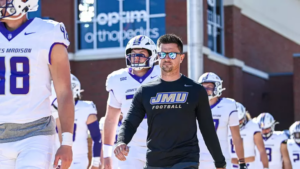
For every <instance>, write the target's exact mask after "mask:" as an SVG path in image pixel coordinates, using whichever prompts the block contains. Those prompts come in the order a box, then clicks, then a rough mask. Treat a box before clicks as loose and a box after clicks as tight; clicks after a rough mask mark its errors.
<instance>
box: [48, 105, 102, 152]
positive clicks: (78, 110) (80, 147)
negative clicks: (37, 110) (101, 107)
mask: <svg viewBox="0 0 300 169" xmlns="http://www.w3.org/2000/svg"><path fill="white" fill-rule="evenodd" d="M53 105H54V106H57V101H56V99H55V100H54V102H53ZM91 114H95V115H97V109H96V106H95V104H94V103H93V102H92V101H82V100H79V101H77V102H76V103H75V114H74V115H75V116H74V117H75V121H74V133H73V141H74V142H73V146H72V149H73V156H76V155H81V154H87V153H88V140H87V139H88V127H87V124H86V121H87V119H88V117H89V116H90V115H91ZM52 115H53V117H58V115H57V111H56V112H55V113H53V114H52Z"/></svg>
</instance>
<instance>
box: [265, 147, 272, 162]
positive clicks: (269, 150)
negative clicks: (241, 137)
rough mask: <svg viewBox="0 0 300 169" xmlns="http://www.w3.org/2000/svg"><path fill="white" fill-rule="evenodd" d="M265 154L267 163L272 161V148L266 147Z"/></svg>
mask: <svg viewBox="0 0 300 169" xmlns="http://www.w3.org/2000/svg"><path fill="white" fill-rule="evenodd" d="M266 153H267V156H268V159H269V161H272V148H269V147H266Z"/></svg>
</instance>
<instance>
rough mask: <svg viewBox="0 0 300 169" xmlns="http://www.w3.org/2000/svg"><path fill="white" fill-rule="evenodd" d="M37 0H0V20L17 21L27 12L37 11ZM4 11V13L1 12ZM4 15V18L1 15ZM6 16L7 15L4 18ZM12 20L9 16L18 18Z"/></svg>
mask: <svg viewBox="0 0 300 169" xmlns="http://www.w3.org/2000/svg"><path fill="white" fill-rule="evenodd" d="M38 3H39V0H0V19H7V20H17V19H20V18H21V17H23V16H24V15H25V14H26V13H27V12H34V11H37V9H38V7H39V5H38ZM2 10H4V11H2ZM3 13H4V16H2V14H3ZM6 14H8V15H7V16H6ZM18 15H20V16H19V17H17V18H12V17H11V16H18Z"/></svg>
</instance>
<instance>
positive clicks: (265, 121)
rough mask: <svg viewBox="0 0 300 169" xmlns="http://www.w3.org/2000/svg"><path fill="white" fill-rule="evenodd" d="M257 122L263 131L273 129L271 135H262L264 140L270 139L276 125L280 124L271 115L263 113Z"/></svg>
mask: <svg viewBox="0 0 300 169" xmlns="http://www.w3.org/2000/svg"><path fill="white" fill-rule="evenodd" d="M257 122H258V125H259V127H260V128H261V129H262V130H265V129H269V128H271V131H270V132H269V133H267V134H263V133H262V136H263V137H264V138H269V137H270V136H271V135H272V134H273V132H274V130H275V125H276V124H278V122H276V121H275V119H274V117H273V116H272V115H271V114H270V113H261V114H260V115H259V116H258V117H257Z"/></svg>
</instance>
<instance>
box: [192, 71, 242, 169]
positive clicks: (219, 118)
mask: <svg viewBox="0 0 300 169" xmlns="http://www.w3.org/2000/svg"><path fill="white" fill-rule="evenodd" d="M198 82H199V83H200V84H202V86H203V87H204V88H205V89H206V91H207V95H208V96H209V104H210V107H211V111H212V116H213V120H214V123H215V129H216V131H217V135H218V138H219V141H220V145H221V148H222V152H223V155H224V157H225V159H226V164H227V168H229V167H231V161H230V156H229V148H228V139H227V138H228V130H231V133H232V137H233V142H234V145H235V146H236V149H237V154H238V157H239V163H240V164H241V166H240V168H242V169H244V168H245V162H244V150H243V141H242V139H241V136H240V130H239V119H238V113H237V110H236V102H235V100H232V99H228V98H220V96H221V95H222V91H224V90H225V89H224V88H222V82H223V81H222V80H221V79H220V77H219V76H218V75H216V74H215V73H212V72H208V73H204V74H203V75H202V76H200V78H199V80H198ZM197 135H198V139H199V146H200V169H214V168H215V165H214V160H213V158H212V156H211V154H210V153H209V151H208V149H207V147H206V145H205V142H204V140H203V137H202V135H201V133H200V131H198V132H197Z"/></svg>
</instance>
